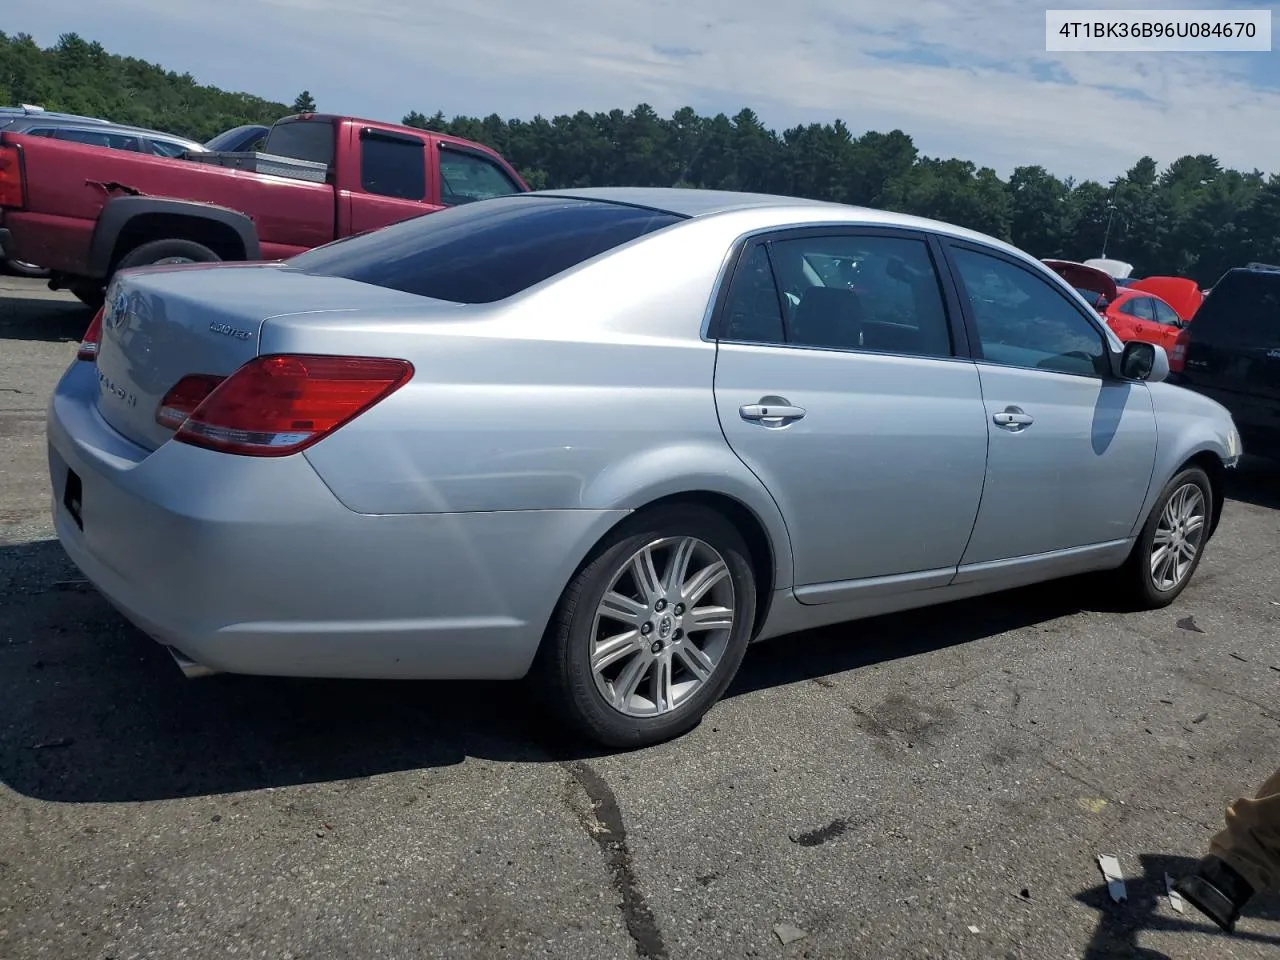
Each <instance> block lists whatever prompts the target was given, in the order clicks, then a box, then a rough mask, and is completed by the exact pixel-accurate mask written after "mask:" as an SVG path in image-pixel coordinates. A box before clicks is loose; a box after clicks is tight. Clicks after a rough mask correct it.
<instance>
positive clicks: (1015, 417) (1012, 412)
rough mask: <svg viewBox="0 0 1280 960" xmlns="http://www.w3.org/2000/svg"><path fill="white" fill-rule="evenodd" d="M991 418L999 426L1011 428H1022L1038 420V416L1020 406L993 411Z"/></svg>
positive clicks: (1015, 429)
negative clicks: (1026, 411) (997, 411)
mask: <svg viewBox="0 0 1280 960" xmlns="http://www.w3.org/2000/svg"><path fill="white" fill-rule="evenodd" d="M991 419H992V420H993V421H994V422H995V424H996V425H997V426H1000V427H1008V428H1009V429H1010V430H1014V431H1017V430H1021V429H1022V428H1023V427H1028V426H1030V425H1031V424H1033V423H1035V422H1036V418H1035V417H1033V416H1031V414H1029V413H1024V412H1023V411H1022V409H1021V408H1019V407H1005V409H1004V410H1002V411H1000V412H999V413H993V414H992V415H991Z"/></svg>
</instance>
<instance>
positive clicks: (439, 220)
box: [48, 188, 1241, 746]
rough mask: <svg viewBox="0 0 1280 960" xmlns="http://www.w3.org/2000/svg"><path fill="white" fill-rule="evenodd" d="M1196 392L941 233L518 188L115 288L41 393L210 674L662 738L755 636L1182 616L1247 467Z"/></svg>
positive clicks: (658, 197)
mask: <svg viewBox="0 0 1280 960" xmlns="http://www.w3.org/2000/svg"><path fill="white" fill-rule="evenodd" d="M1168 372H1169V359H1168V357H1167V356H1166V355H1165V352H1164V351H1163V350H1162V349H1161V348H1160V347H1158V346H1153V345H1151V344H1145V343H1129V344H1127V345H1125V344H1121V343H1120V342H1119V341H1118V340H1117V338H1116V337H1115V336H1114V334H1112V333H1111V332H1110V331H1109V330H1108V329H1107V327H1106V326H1105V325H1104V324H1103V323H1102V322H1101V320H1100V319H1099V318H1098V316H1097V315H1096V314H1095V313H1094V311H1093V310H1091V309H1090V308H1089V306H1088V304H1087V303H1085V302H1084V300H1082V299H1081V298H1080V296H1079V295H1078V294H1077V293H1076V292H1075V291H1073V290H1072V289H1071V288H1070V287H1069V286H1068V285H1067V284H1066V283H1065V282H1064V281H1062V280H1061V279H1060V278H1059V277H1058V276H1057V275H1056V274H1054V273H1053V272H1052V271H1050V270H1049V269H1048V268H1046V267H1045V266H1044V265H1043V264H1041V263H1040V262H1039V261H1038V260H1036V259H1034V258H1032V257H1030V256H1028V255H1026V254H1024V253H1022V252H1020V251H1019V250H1017V249H1014V248H1012V247H1010V246H1008V245H1006V244H1004V243H1001V242H999V241H997V240H994V239H992V238H990V237H987V236H984V235H981V234H976V233H973V232H970V231H967V230H964V229H960V228H957V227H953V226H949V225H947V224H944V223H939V222H935V221H929V220H921V219H915V218H912V217H907V216H901V215H897V214H890V213H884V212H879V211H875V210H867V209H859V208H855V207H848V206H842V205H836V204H828V203H818V202H807V201H802V200H795V199H789V198H783V197H772V196H760V195H750V194H734V193H721V192H714V191H698V190H675V189H672V190H666V189H630V188H627V189H622V188H619V189H599V190H569V191H560V192H549V191H548V192H538V193H531V194H521V195H516V196H510V197H502V198H496V199H492V200H485V201H482V202H478V203H473V204H467V205H464V206H459V207H455V208H452V209H449V210H445V211H442V212H439V213H432V214H429V215H426V216H423V217H420V218H418V219H415V220H412V221H408V222H405V223H401V224H398V225H395V226H391V227H388V228H385V229H382V230H379V231H376V232H373V233H368V234H364V235H361V236H357V237H353V238H350V239H346V240H342V241H339V242H337V243H333V244H329V245H327V246H324V247H320V248H317V249H315V250H312V251H309V252H307V253H303V254H301V255H300V256H297V257H294V258H293V259H291V260H288V261H285V262H283V263H244V264H209V265H195V266H191V265H187V266H166V267H149V268H142V269H138V270H132V271H124V272H122V273H120V274H119V275H118V276H117V278H116V279H115V280H114V281H113V283H112V286H111V288H110V290H109V291H108V295H107V304H106V306H105V307H104V309H103V310H102V311H101V312H100V313H99V315H98V317H97V318H95V321H94V323H93V325H92V327H91V329H90V331H89V332H88V333H87V334H86V338H85V343H84V344H83V345H82V349H81V351H80V359H78V360H77V361H76V362H74V363H72V364H71V366H70V368H69V369H68V370H67V372H66V374H65V376H64V377H63V379H62V380H61V382H60V383H59V385H58V387H57V391H56V393H55V395H54V397H53V401H52V404H51V406H50V409H49V417H48V436H49V468H50V478H51V482H52V487H53V510H54V519H55V522H56V526H57V532H58V536H59V538H60V539H61V541H62V543H63V545H64V547H65V548H66V550H67V553H68V554H69V555H70V556H71V558H72V559H73V560H74V561H75V563H76V564H77V565H78V566H79V567H80V569H81V570H83V572H84V574H85V576H87V577H88V578H89V579H90V580H91V581H92V582H93V583H94V584H95V585H96V586H97V587H98V589H99V590H100V591H101V592H102V593H103V594H104V595H105V596H106V597H107V598H108V599H109V600H110V601H111V602H112V603H113V604H114V605H115V606H116V607H117V608H119V610H120V611H121V612H122V613H123V614H124V615H125V616H126V617H128V618H129V619H130V620H131V621H133V623H135V624H137V625H138V626H139V627H140V628H141V629H142V630H143V631H145V632H146V633H148V634H150V635H151V636H152V637H154V638H155V639H156V640H158V641H159V642H160V643H162V644H164V645H166V646H167V647H169V648H170V650H171V652H172V653H173V655H174V658H175V659H176V660H177V661H178V663H179V665H180V666H181V667H182V668H183V670H184V671H185V672H187V673H188V674H189V675H198V674H204V673H210V672H218V671H227V672H238V673H250V674H273V675H293V676H312V677H371V678H376V677H382V678H428V677H430V678H510V679H515V678H520V677H524V676H526V675H532V676H533V677H536V679H537V683H538V688H539V689H540V690H542V691H545V692H546V693H547V694H548V700H547V702H548V704H549V705H550V707H552V708H554V709H555V710H556V711H557V712H559V713H561V714H562V715H563V716H564V717H565V718H566V719H567V720H568V721H570V722H571V723H572V724H573V725H574V726H576V728H577V729H578V730H580V731H581V732H583V733H584V734H586V735H587V736H589V737H592V738H595V739H596V740H598V741H600V742H603V743H605V744H609V745H614V746H626V745H637V744H642V743H652V742H655V741H658V740H661V739H664V738H669V737H672V736H675V735H678V734H680V733H682V732H684V731H686V730H688V729H689V728H691V727H692V726H693V725H694V724H696V723H697V722H698V720H699V718H700V717H701V716H702V715H703V714H704V713H705V712H706V711H707V710H708V709H710V708H711V706H712V705H713V704H714V702H715V701H716V700H717V699H718V698H719V697H720V696H721V694H722V693H723V692H724V690H725V688H726V687H727V686H728V684H729V683H730V681H731V680H732V679H733V676H734V673H735V672H736V671H737V669H738V666H739V664H740V663H741V661H742V658H743V655H744V653H745V652H746V648H747V646H748V644H749V643H751V642H753V641H757V640H762V639H765V638H768V637H772V636H777V635H780V634H784V633H791V632H794V631H799V630H804V629H806V628H810V627H817V626H821V625H825V624H831V623H836V622H841V621H848V620H855V619H858V618H861V617H867V616H873V615H879V614H884V613H889V612H892V611H898V610H905V609H908V608H913V607H921V606H925V605H929V604H937V603H943V602H946V601H950V600H955V599H958V598H962V597H972V596H975V595H977V594H986V593H991V592H993V591H998V590H1005V589H1007V588H1010V587H1015V586H1019V585H1023V584H1030V583H1033V582H1036V581H1043V580H1048V579H1052V578H1057V577H1063V576H1068V575H1074V574H1080V573H1086V572H1090V571H1110V574H1109V576H1110V578H1111V580H1112V582H1113V583H1114V585H1115V587H1116V588H1117V589H1119V590H1121V591H1123V592H1124V593H1125V594H1126V595H1127V596H1128V597H1129V598H1130V599H1131V600H1132V602H1133V604H1134V605H1135V606H1137V607H1146V608H1152V607H1159V606H1163V605H1165V604H1168V603H1170V602H1172V601H1173V600H1174V598H1175V597H1177V595H1178V594H1179V593H1180V592H1181V591H1182V590H1183V589H1184V588H1185V587H1186V585H1187V582H1188V581H1189V580H1190V578H1191V576H1192V574H1193V572H1194V571H1195V569H1196V566H1197V564H1198V563H1199V561H1200V559H1201V557H1202V555H1203V552H1204V549H1205V546H1206V544H1207V543H1208V541H1209V538H1210V536H1211V535H1212V533H1213V531H1214V528H1215V526H1216V524H1217V522H1218V517H1219V514H1220V512H1221V509H1222V502H1223V475H1224V471H1225V470H1226V469H1228V468H1230V467H1232V466H1234V465H1235V464H1236V461H1237V459H1238V458H1239V456H1240V454H1241V447H1240V440H1239V437H1238V435H1237V432H1236V429H1235V426H1234V424H1233V423H1232V420H1231V417H1230V415H1229V414H1228V413H1227V412H1226V411H1225V410H1224V409H1223V408H1222V407H1220V406H1218V405H1217V404H1216V403H1213V402H1212V401H1210V400H1208V399H1206V398H1204V397H1201V396H1198V395H1196V394H1194V393H1191V392H1189V391H1186V390H1183V389H1180V388H1178V387H1175V386H1172V385H1170V384H1168V383H1164V382H1161V381H1163V380H1164V379H1165V377H1166V375H1167V373H1168ZM855 636H856V634H855ZM850 642H856V640H851V641H850Z"/></svg>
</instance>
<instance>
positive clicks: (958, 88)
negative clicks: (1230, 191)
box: [5, 0, 1280, 178]
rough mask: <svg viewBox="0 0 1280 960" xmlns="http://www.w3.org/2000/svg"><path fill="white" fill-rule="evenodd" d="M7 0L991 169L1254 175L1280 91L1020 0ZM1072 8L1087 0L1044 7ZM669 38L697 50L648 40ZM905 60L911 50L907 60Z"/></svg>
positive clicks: (507, 112)
mask: <svg viewBox="0 0 1280 960" xmlns="http://www.w3.org/2000/svg"><path fill="white" fill-rule="evenodd" d="M18 3H19V5H20V8H19V9H18V10H17V11H16V12H15V11H13V10H12V9H10V10H9V11H8V12H7V16H6V20H7V21H9V22H8V23H6V25H5V27H6V29H7V30H9V31H10V32H16V31H17V30H29V31H31V32H33V33H35V34H36V35H37V39H38V40H40V41H41V42H42V43H51V42H52V41H53V40H54V39H55V37H56V35H57V33H58V32H61V31H63V30H67V29H75V30H77V31H78V32H80V33H81V34H82V35H84V36H87V37H91V38H96V39H99V40H101V42H103V43H104V45H106V46H107V47H108V48H109V49H112V50H116V51H120V52H128V53H131V54H134V55H138V56H144V57H146V58H147V59H149V60H152V61H160V62H163V63H164V64H165V65H166V66H168V67H170V68H173V69H177V70H190V71H191V72H193V73H195V74H196V75H197V77H198V78H199V79H201V80H202V81H204V82H209V83H215V84H217V85H219V86H222V87H225V88H231V89H247V90H251V91H253V92H258V93H262V94H264V95H268V96H273V97H276V98H280V99H291V98H292V96H293V95H294V94H295V93H296V92H297V91H298V90H299V89H301V88H303V87H306V88H308V89H310V90H311V92H312V93H313V94H314V95H315V96H316V98H317V100H318V101H319V103H320V106H321V108H322V109H331V110H336V111H339V112H350V113H356V114H362V115H368V116H375V117H381V118H386V119H398V118H399V117H400V116H401V115H403V114H404V113H406V112H407V111H408V110H410V109H417V110H422V111H424V112H427V113H431V112H434V111H435V110H436V109H437V108H439V109H443V110H444V111H445V112H446V113H447V114H452V113H469V114H481V115H483V114H488V113H492V112H497V113H499V114H501V115H502V116H504V117H510V116H520V117H525V118H528V117H531V116H533V115H534V114H535V113H541V114H543V115H544V116H551V115H554V114H557V113H571V112H574V111H576V110H579V109H586V110H592V111H594V110H605V109H611V108H613V107H622V108H624V109H629V108H630V107H632V106H634V105H635V104H636V103H638V102H640V101H647V102H649V103H651V104H652V105H653V106H654V107H655V108H656V109H657V110H658V111H659V112H661V113H664V114H668V115H669V114H670V112H671V111H673V110H674V109H676V108H678V107H680V106H683V105H685V104H689V105H692V106H694V107H695V108H698V109H699V110H701V111H703V112H707V111H718V110H724V111H726V112H729V113H732V112H735V111H736V110H737V109H738V108H740V107H742V106H750V107H752V108H753V109H755V110H756V111H757V113H759V114H760V115H761V117H762V118H763V119H764V120H765V121H766V123H768V124H770V125H772V126H775V127H779V128H781V127H785V126H790V125H793V124H795V123H797V122H808V121H813V120H833V119H835V118H836V117H841V118H843V119H844V120H845V121H846V122H847V123H848V124H849V126H850V127H851V129H853V131H854V132H855V133H858V132H861V131H862V130H866V129H879V130H888V129H891V128H894V127H898V128H901V129H903V130H905V131H907V132H908V133H910V134H911V135H912V136H913V137H914V138H915V141H916V143H917V145H918V146H919V147H920V148H921V150H922V151H923V152H926V153H929V154H932V155H943V156H952V155H955V156H960V157H963V158H965V159H971V160H974V161H975V162H977V163H979V164H986V165H991V166H994V167H996V169H997V170H998V171H999V172H1000V173H1001V174H1002V175H1007V174H1008V173H1009V171H1010V170H1011V169H1012V167H1013V166H1014V165H1016V164H1019V163H1040V164H1043V165H1044V166H1046V167H1048V168H1049V169H1051V170H1053V171H1054V172H1056V173H1058V174H1060V175H1068V174H1069V175H1074V176H1076V177H1078V178H1079V177H1085V176H1091V177H1099V178H1109V177H1111V176H1114V175H1116V174H1118V173H1121V172H1122V171H1123V170H1125V169H1127V168H1128V167H1129V166H1130V165H1132V164H1133V162H1134V161H1136V160H1137V159H1138V158H1139V157H1140V156H1142V155H1143V154H1144V153H1147V154H1150V155H1152V156H1154V157H1156V159H1157V160H1158V161H1160V162H1161V163H1167V162H1169V161H1171V160H1173V159H1174V158H1175V157H1177V156H1180V155H1182V154H1185V153H1201V152H1208V153H1213V154H1214V155H1216V156H1217V157H1218V158H1219V159H1220V160H1222V161H1223V162H1224V163H1227V164H1229V165H1234V166H1240V167H1244V168H1252V167H1254V166H1259V167H1262V168H1264V169H1266V168H1269V167H1271V166H1272V165H1273V164H1274V158H1275V157H1276V156H1280V127H1277V125H1276V124H1275V123H1274V117H1275V116H1277V114H1278V113H1280V90H1277V89H1274V88H1270V89H1268V88H1261V87H1256V86H1253V85H1251V83H1250V81H1249V78H1248V75H1247V73H1246V72H1245V67H1244V65H1245V64H1246V63H1252V62H1255V61H1249V60H1244V59H1241V55H1237V54H1210V55H1202V56H1195V55H1187V54H1142V55H1136V54H1123V55H1106V54H1047V53H1045V51H1044V11H1043V7H1040V6H1037V5H1034V4H1029V3H1026V2H1025V0H955V2H950V3H947V2H943V0H912V2H902V3H898V4H890V3H886V2H884V0H789V2H787V3H782V4H779V3H777V2H775V0H699V2H697V3H694V2H691V0H685V2H681V3H677V2H674V0H609V2H608V3H587V2H583V0H538V2H527V0H526V2H521V0H465V2H464V0H431V2H429V3H422V2H421V0H381V2H380V3H379V4H377V5H376V6H374V5H365V4H358V3H356V2H355V0H223V2H222V3H220V4H218V5H216V6H214V5H206V4H195V3H187V4H174V3H172V0H116V2H114V3H113V4H110V5H109V6H110V8H111V9H110V11H109V12H108V11H107V10H106V9H105V8H106V7H107V6H108V5H102V7H103V9H101V10H99V11H87V10H85V9H84V6H83V2H82V0H44V2H41V3H40V4H39V6H38V7H37V6H36V5H35V3H34V0H18ZM27 4H30V7H29V8H28V7H27V6H26V5H27ZM1071 5H1075V6H1086V7H1087V6H1090V5H1091V4H1087V3H1086V4H1067V3H1059V4H1055V6H1071ZM1092 5H1098V4H1092ZM1128 5H1129V6H1133V5H1136V4H1132V3H1131V4H1128ZM1171 5H1178V4H1176V3H1172V2H1171V0H1164V2H1163V3H1161V4H1160V6H1171ZM1182 5H1190V6H1195V5H1196V4H1194V3H1191V4H1187V3H1184V4H1182ZM1248 6H1251V4H1249V5H1248ZM15 21H16V22H15ZM197 36H198V37H201V38H202V41H203V42H202V43H201V44H200V46H199V47H192V46H190V44H191V42H192V38H193V37H197ZM672 49H679V50H684V51H692V53H690V54H688V55H674V54H671V53H663V52H660V51H663V50H672ZM179 51H183V52H179ZM913 54H927V57H925V59H924V62H919V63H916V62H904V60H903V59H902V58H903V57H907V56H911V55H913ZM939 60H941V61H942V62H941V63H939ZM1050 68H1052V72H1051V73H1048V74H1046V72H1045V71H1046V70H1049V69H1050ZM1046 75H1048V76H1053V77H1055V79H1051V80H1050V79H1044V77H1045V76H1046Z"/></svg>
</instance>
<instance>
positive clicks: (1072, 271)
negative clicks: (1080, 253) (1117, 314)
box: [1041, 260, 1119, 312]
mask: <svg viewBox="0 0 1280 960" xmlns="http://www.w3.org/2000/svg"><path fill="white" fill-rule="evenodd" d="M1041 262H1042V263H1043V264H1044V265H1045V266H1046V267H1048V268H1049V269H1050V270H1052V271H1053V272H1054V273H1056V274H1057V275H1058V276H1060V277H1061V278H1062V279H1063V280H1065V281H1067V283H1069V284H1071V286H1073V287H1075V288H1076V289H1077V290H1078V291H1080V293H1081V294H1082V295H1083V296H1084V297H1085V299H1086V300H1088V301H1089V302H1090V303H1091V304H1092V305H1093V306H1094V308H1095V309H1097V310H1098V311H1099V312H1101V311H1102V310H1103V309H1104V308H1105V307H1106V305H1107V304H1108V303H1110V302H1111V301H1113V300H1115V298H1116V294H1117V293H1118V292H1119V287H1117V286H1116V281H1115V279H1114V278H1113V277H1112V276H1111V275H1110V274H1108V273H1106V272H1105V271H1102V270H1099V269H1097V268H1096V267H1091V266H1088V265H1087V264H1083V263H1076V262H1075V261H1074V260H1042V261H1041ZM1089 294H1093V295H1094V296H1092V297H1090V296H1089Z"/></svg>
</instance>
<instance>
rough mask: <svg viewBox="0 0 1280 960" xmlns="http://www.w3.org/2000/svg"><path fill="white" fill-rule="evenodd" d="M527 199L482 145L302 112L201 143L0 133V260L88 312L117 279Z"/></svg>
mask: <svg viewBox="0 0 1280 960" xmlns="http://www.w3.org/2000/svg"><path fill="white" fill-rule="evenodd" d="M210 144H212V146H210ZM104 147H105V148H107V149H103V148H104ZM527 190H528V186H527V185H526V184H525V183H524V181H523V180H522V179H521V178H520V176H519V174H518V173H517V172H516V171H515V169H514V168H513V167H512V166H511V165H510V164H509V163H507V162H506V161H505V160H504V159H503V158H502V157H501V156H500V155H498V154H497V153H495V152H494V151H492V150H490V149H489V148H487V147H485V146H482V145H480V144H477V143H472V142H470V141H466V140H462V139H459V138H457V137H449V136H445V135H443V134H437V133H432V132H428V131H425V130H420V129H417V128H412V127H404V126H401V125H398V124H387V123H379V122H376V121H372V120H363V119H360V118H356V117H340V116H332V115H328V114H302V115H298V116H293V117H286V118H284V119H283V120H280V121H278V122H277V123H275V124H273V125H272V126H271V127H266V128H264V127H260V126H255V125H249V126H245V127H238V128H235V129H233V130H229V131H226V133H225V134H222V135H219V137H215V138H214V139H213V140H211V141H210V142H209V143H208V144H199V143H195V142H193V141H182V140H180V139H179V138H174V137H172V136H171V135H162V134H158V133H157V132H155V131H147V130H142V129H140V128H135V127H122V126H119V125H115V124H107V123H104V122H96V123H87V122H84V121H82V120H81V119H79V118H64V119H60V120H57V121H56V122H55V120H54V119H51V118H50V116H49V115H47V114H36V115H23V116H15V117H13V118H12V119H11V120H10V122H9V123H8V124H7V125H6V126H3V127H0V257H3V258H7V259H11V260H17V261H22V262H25V263H28V264H34V265H37V266H38V267H41V268H44V269H47V270H49V271H50V273H51V279H50V285H51V286H52V287H54V288H55V289H68V290H70V291H71V292H72V293H74V294H75V295H76V296H77V297H79V298H80V299H81V300H83V301H84V302H85V303H87V304H89V305H90V306H93V307H97V306H100V305H101V304H102V302H103V292H104V290H105V288H106V285H107V284H108V283H109V282H110V280H111V277H112V276H113V275H114V273H115V272H116V271H117V270H121V269H126V268H129V267H137V266H146V265H149V264H164V263H197V262H213V261H219V260H259V259H266V260H274V259H279V258H282V257H288V256H291V255H292V254H295V253H298V252H300V251H303V250H308V249H310V248H312V247H315V246H320V245H322V244H326V243H329V242H331V241H333V240H337V239H341V238H343V237H347V236H351V235H353V234H358V233H362V232H364V231H366V230H372V229H376V228H378V227H382V226H386V225H388V224H391V223H395V222H397V221H400V220H404V219H407V218H410V217H416V216H420V215H422V214H424V213H431V212H434V211H437V210H443V209H446V208H448V207H451V206H456V205H457V204H460V203H469V202H472V201H474V200H478V199H482V198H485V197H493V196H500V195H505V194H510V193H519V192H524V191H527Z"/></svg>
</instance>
